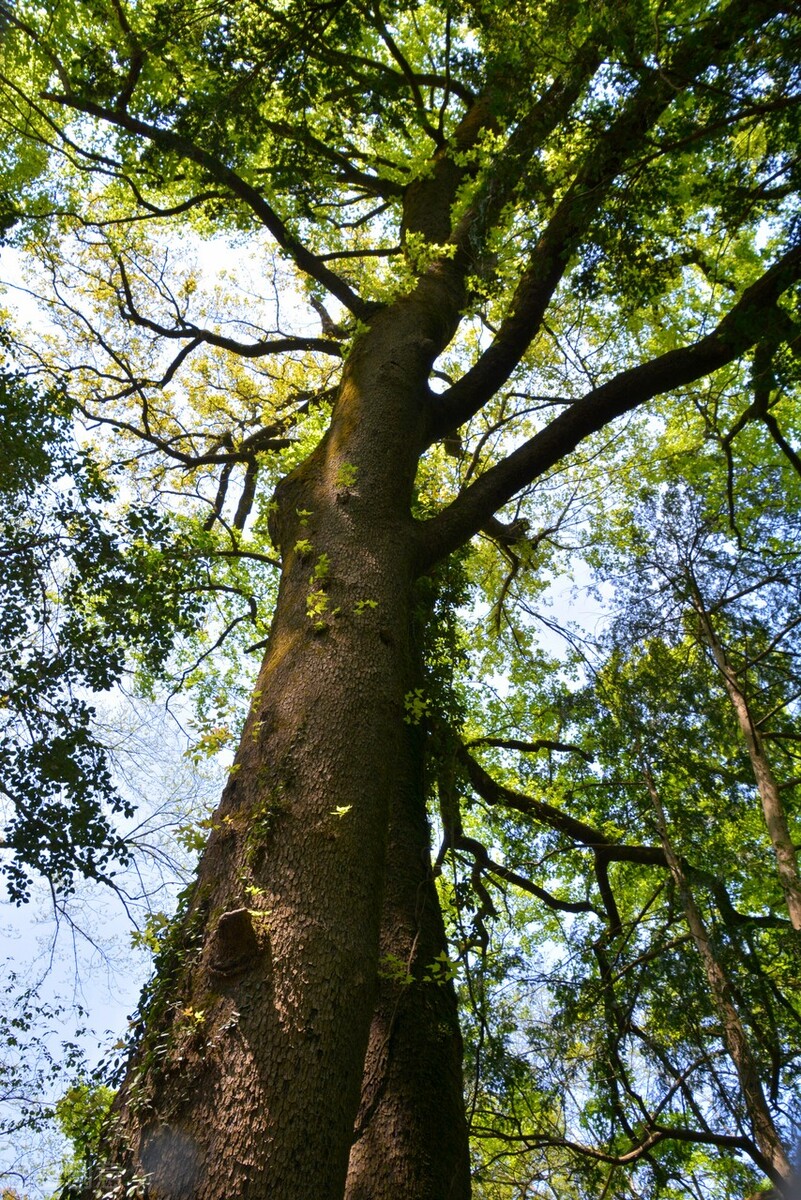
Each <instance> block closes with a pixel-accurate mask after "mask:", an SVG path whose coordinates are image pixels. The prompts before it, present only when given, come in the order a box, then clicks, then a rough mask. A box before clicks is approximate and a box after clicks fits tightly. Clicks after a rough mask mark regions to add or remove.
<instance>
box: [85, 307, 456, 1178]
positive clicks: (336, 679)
mask: <svg viewBox="0 0 801 1200" xmlns="http://www.w3.org/2000/svg"><path fill="white" fill-rule="evenodd" d="M443 336H446V330H445V328H444V326H443V324H442V314H441V312H437V311H436V309H435V308H431V307H429V308H428V309H426V308H424V307H423V306H422V305H420V304H415V303H413V302H410V301H409V300H407V301H401V302H399V303H397V304H396V305H394V306H393V309H392V310H391V312H390V311H387V312H385V313H383V314H380V315H379V317H377V318H376V319H375V320H374V322H373V325H372V327H371V329H370V330H369V331H368V332H367V333H366V334H364V335H363V336H362V338H361V340H360V343H358V344H357V346H355V347H354V350H353V352H352V354H351V356H350V359H349V361H348V364H347V367H346V369H345V373H344V376H343V383H342V386H341V389H340V393H339V397H338V400H337V404H336V407H335V411H334V414H333V417H332V422H331V426H330V428H329V431H328V433H327V435H326V437H325V438H324V440H323V442H322V443H321V445H320V446H319V447H318V448H317V450H316V451H315V452H314V453H313V454H312V455H311V456H310V457H309V459H307V460H306V462H305V463H303V464H302V465H301V466H300V467H299V468H298V469H297V470H296V471H295V472H294V473H293V474H292V475H290V476H289V477H288V478H287V479H286V480H284V482H283V483H282V484H281V485H280V487H279V489H278V491H277V493H276V502H275V512H274V522H273V524H274V531H275V538H276V540H277V541H278V543H279V544H280V547H281V550H282V554H283V572H282V578H281V585H280V589H279V597H278V603H277V608H276V613H275V618H274V622H273V626H272V630H271V634H270V640H269V644H268V648H267V652H266V656H265V660H264V664H263V667H262V670H261V674H260V677H259V681H258V686H257V690H256V693H255V696H254V700H253V704H252V707H251V711H250V715H249V717H248V720H247V722H246V725H245V729H244V733H243V737H242V742H241V745H240V748H239V751H238V754H237V757H236V761H235V764H234V768H233V772H232V776H231V779H230V781H229V783H228V786H227V787H226V789H225V792H224V794H223V797H222V801H221V803H220V806H219V808H218V810H217V812H216V814H215V816H214V819H213V828H212V835H211V838H210V841H209V845H208V848H207V850H206V851H205V853H204V855H203V858H202V860H201V864H200V867H199V872H198V879H197V884H196V886H195V889H194V892H193V895H192V899H191V903H190V904H189V907H188V911H187V913H186V916H185V917H184V919H183V921H182V922H181V924H180V927H179V928H178V929H177V930H175V931H173V934H172V935H171V941H170V948H169V949H168V950H167V951H166V952H165V954H164V955H163V956H162V961H161V963H160V966H159V974H158V977H157V981H156V984H155V988H154V992H153V995H152V997H151V1000H150V1004H149V1006H148V1011H146V1012H145V1014H144V1032H143V1035H142V1039H141V1042H140V1045H139V1047H138V1049H137V1051H136V1054H135V1056H134V1059H133V1061H132V1063H131V1065H130V1068H129V1071H128V1075H127V1077H126V1080H125V1082H124V1084H123V1087H122V1088H121V1091H120V1093H119V1096H118V1099H117V1102H116V1105H115V1112H114V1121H113V1128H112V1130H111V1132H110V1134H109V1139H108V1154H107V1156H106V1164H105V1166H104V1167H103V1168H102V1170H101V1174H100V1177H96V1179H95V1182H94V1184H93V1187H94V1195H100V1194H106V1195H108V1196H110V1197H118V1196H120V1197H121V1196H122V1195H123V1194H126V1195H129V1196H130V1195H132V1194H135V1192H134V1193H132V1192H131V1191H130V1190H129V1191H128V1192H127V1193H126V1192H125V1187H126V1186H128V1187H130V1186H132V1185H133V1180H134V1179H136V1178H140V1179H142V1181H143V1182H142V1185H141V1187H140V1191H139V1194H140V1195H141V1196H143V1197H148V1198H149V1200H183V1198H186V1200H189V1198H190V1197H191V1198H192V1200H230V1198H231V1197H234V1196H235V1197H237V1200H268V1198H269V1200H297V1198H298V1197H299V1196H309V1197H314V1200H342V1196H343V1194H344V1191H345V1183H346V1173H347V1168H348V1158H349V1154H350V1148H351V1143H352V1141H353V1130H354V1124H355V1122H356V1119H357V1110H358V1107H359V1101H360V1092H361V1084H362V1075H363V1066H364V1060H365V1052H366V1050H367V1045H368V1037H369V1036H370V1030H371V1022H372V1021H373V1016H374V1013H375V1014H376V1015H375V1023H374V1024H373V1034H372V1043H371V1050H370V1059H369V1063H368V1072H367V1082H366V1085H365V1095H367V1092H368V1091H369V1089H371V1088H372V1087H373V1081H374V1080H376V1079H377V1072H379V1071H380V1070H382V1069H383V1068H382V1067H381V1062H382V1061H383V1060H382V1051H381V1043H382V1040H383V1039H385V1038H386V1037H387V1036H389V1038H390V1042H391V1053H390V1054H389V1056H388V1064H389V1065H388V1072H389V1073H388V1076H387V1084H386V1085H384V1084H381V1083H379V1084H378V1086H379V1092H380V1094H379V1095H378V1103H377V1105H371V1110H370V1112H366V1111H365V1117H366V1118H369V1119H365V1122H364V1133H363V1135H362V1138H360V1139H358V1140H359V1141H361V1142H362V1143H363V1146H364V1147H368V1146H371V1147H374V1152H375V1153H386V1149H387V1145H388V1138H389V1137H390V1133H391V1132H392V1134H393V1136H394V1135H395V1134H397V1136H398V1137H399V1138H402V1139H403V1147H404V1149H403V1153H405V1154H408V1155H413V1154H415V1153H416V1139H417V1137H418V1136H420V1135H421V1125H420V1116H419V1115H418V1114H417V1113H416V1111H415V1110H416V1108H417V1104H418V1102H419V1099H420V1097H419V1095H415V1097H414V1103H411V1090H410V1089H412V1088H413V1087H414V1088H416V1087H418V1086H429V1087H432V1086H433V1081H434V1080H435V1079H436V1078H437V1077H438V1076H440V1075H441V1076H442V1078H443V1080H444V1081H445V1082H446V1084H447V1086H446V1088H445V1091H446V1092H447V1094H448V1097H449V1098H448V1099H447V1101H445V1102H444V1104H445V1110H446V1111H445V1112H443V1113H441V1114H438V1119H439V1121H440V1125H439V1128H440V1129H442V1128H443V1126H442V1122H443V1121H444V1120H446V1119H450V1115H453V1119H454V1121H455V1123H456V1124H455V1128H456V1129H457V1130H458V1135H457V1136H456V1137H455V1139H454V1145H455V1149H454V1150H453V1152H452V1153H451V1152H450V1151H449V1152H448V1155H447V1156H446V1161H447V1162H448V1163H450V1164H451V1165H448V1166H446V1167H445V1168H444V1170H445V1173H446V1174H449V1177H453V1178H456V1177H458V1178H459V1180H460V1183H459V1187H460V1188H461V1190H460V1191H453V1193H452V1194H453V1195H454V1196H457V1195H458V1196H460V1197H462V1196H466V1195H467V1194H468V1190H467V1185H466V1184H465V1183H464V1169H463V1168H464V1156H465V1150H464V1145H465V1143H464V1135H463V1115H462V1116H461V1118H460V1117H459V1113H458V1111H457V1110H458V1103H457V1101H456V1099H455V1094H456V1093H455V1092H454V1086H455V1085H456V1084H457V1082H458V1072H459V1063H458V1040H457V1038H456V1030H455V1014H454V1006H453V998H452V995H451V993H450V991H449V989H448V988H447V987H439V986H438V985H435V984H431V985H429V984H423V983H415V984H414V985H411V986H410V987H409V988H408V989H406V990H405V991H404V990H402V991H401V994H398V993H397V991H396V990H394V989H393V987H392V986H391V984H390V981H388V980H384V981H383V983H382V984H381V991H380V996H379V931H380V924H381V913H382V895H383V887H384V871H385V860H386V854H387V827H388V813H389V805H390V797H396V798H397V800H396V803H395V815H396V821H395V824H394V826H393V841H392V846H391V850H390V859H389V861H390V864H391V867H392V871H393V880H392V885H391V888H390V890H389V891H388V894H387V908H386V910H385V913H384V924H385V928H386V935H385V945H386V946H389V947H390V948H392V947H394V948H395V950H392V952H399V954H400V955H401V956H406V957H407V960H408V961H410V962H411V964H412V973H413V974H414V973H416V974H417V975H418V976H419V975H420V974H421V972H422V971H423V969H424V968H425V966H426V965H427V964H428V963H429V962H430V961H432V960H433V958H434V957H435V956H436V954H437V953H438V952H439V951H440V949H441V947H442V946H443V939H442V931H441V919H440V917H439V914H438V911H437V909H436V894H435V892H434V890H433V885H432V884H431V881H430V879H429V878H428V875H427V867H426V865H425V863H424V859H423V852H424V849H425V846H426V832H425V817H424V813H423V810H422V807H421V793H420V792H419V791H417V790H414V789H412V791H410V790H409V786H408V781H409V780H410V779H412V778H414V775H415V769H416V768H415V766H414V765H413V764H410V763H409V761H408V759H409V754H410V750H411V742H410V738H409V736H408V726H407V725H406V724H405V722H404V716H405V711H406V710H405V705H404V698H405V696H406V695H407V693H408V691H409V690H410V688H411V687H412V685H413V681H414V680H415V679H416V678H417V676H418V672H419V668H418V664H417V662H416V657H415V652H414V649H413V646H412V635H411V628H412V616H411V611H410V610H411V602H412V595H413V579H414V537H413V528H414V527H413V522H412V518H411V515H410V511H411V496H412V487H413V481H414V473H415V468H416V463H417V458H418V455H419V453H420V450H421V448H422V445H423V431H422V423H423V421H424V419H425V406H424V404H421V402H420V401H421V396H422V395H423V394H424V388H425V378H426V375H427V372H428V370H429V368H430V363H431V359H432V357H433V356H434V355H435V354H436V352H437V350H438V348H439V345H440V344H441V338H442V337H443ZM413 894H414V899H413V901H412V896H413ZM415 922H419V930H418V928H417V926H416V924H415ZM410 938H411V943H412V944H410ZM415 938H417V947H416V952H415V953H413V952H412V950H413V943H414V940H415ZM398 948H399V950H398ZM407 950H408V954H407ZM429 956H431V957H429ZM377 999H378V1008H377V1009H376V1001H377ZM412 1013H413V1016H414V1019H411V1018H412ZM418 1022H419V1024H418ZM412 1055H414V1056H418V1055H419V1056H420V1058H419V1059H417V1058H415V1060H414V1061H412V1057H411V1056H412ZM437 1056H439V1058H440V1060H441V1061H438V1059H437ZM457 1090H458V1089H457ZM441 1095H442V1091H441V1090H437V1089H436V1088H434V1089H433V1090H432V1093H431V1098H430V1103H429V1105H428V1107H427V1110H426V1117H425V1119H426V1120H428V1119H431V1120H432V1122H433V1121H434V1116H435V1113H434V1108H435V1106H436V1105H437V1103H438V1100H437V1099H436V1097H437V1096H441ZM459 1120H461V1122H462V1125H461V1128H460V1127H459V1124H458V1122H459ZM433 1127H434V1126H433V1125H432V1128H433ZM365 1139H366V1140H365ZM426 1153H428V1151H426ZM397 1165H398V1164H397V1163H396V1165H395V1167H393V1168H392V1170H389V1171H388V1173H387V1175H386V1179H387V1180H389V1179H390V1178H392V1177H393V1172H394V1176H395V1177H397V1169H396V1168H397ZM441 1167H442V1164H440V1163H439V1162H437V1161H434V1160H433V1159H432V1162H431V1163H430V1164H429V1166H427V1167H425V1169H421V1170H420V1172H419V1177H420V1180H423V1179H424V1178H425V1177H426V1173H427V1172H429V1173H430V1171H431V1170H435V1169H436V1171H441ZM366 1169H367V1167H366V1158H365V1154H364V1152H363V1150H362V1149H361V1148H360V1149H359V1150H357V1151H356V1152H355V1153H354V1159H353V1171H352V1180H353V1184H352V1186H353V1188H357V1187H361V1188H362V1191H361V1193H360V1194H362V1195H365V1194H366V1193H365V1191H364V1186H365V1185H363V1184H362V1183H359V1182H357V1181H358V1180H359V1179H364V1178H365V1171H366ZM407 1169H408V1172H409V1175H408V1177H409V1178H411V1175H412V1174H414V1172H415V1171H416V1168H414V1167H412V1166H409V1167H408V1168H407ZM371 1186H372V1185H371ZM381 1186H382V1187H383V1186H384V1184H382V1185H381ZM387 1186H388V1184H387ZM404 1186H405V1185H404ZM438 1187H439V1184H437V1185H436V1186H435V1185H434V1184H433V1183H422V1182H421V1183H420V1184H419V1189H422V1190H417V1191H408V1192H403V1193H402V1194H404V1195H409V1196H411V1195H420V1196H423V1195H430V1196H433V1195H435V1194H436V1195H441V1196H443V1197H445V1196H447V1195H448V1194H449V1193H448V1192H447V1191H437V1190H436V1188H438ZM426 1188H427V1189H428V1190H425V1189H426ZM373 1194H374V1195H382V1194H389V1193H388V1192H387V1191H384V1192H375V1193H373Z"/></svg>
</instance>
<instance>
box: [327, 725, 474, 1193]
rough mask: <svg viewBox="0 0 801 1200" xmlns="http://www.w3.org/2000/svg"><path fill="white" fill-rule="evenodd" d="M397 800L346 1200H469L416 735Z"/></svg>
mask: <svg viewBox="0 0 801 1200" xmlns="http://www.w3.org/2000/svg"><path fill="white" fill-rule="evenodd" d="M407 730H408V733H407V741H408V742H409V744H410V749H409V750H408V752H407V753H406V754H405V755H404V759H403V761H404V763H406V764H407V765H408V766H409V767H411V768H412V770H411V772H410V773H409V775H408V777H407V778H406V779H405V780H400V781H399V786H398V787H397V789H396V792H395V795H394V796H393V802H392V811H391V815H390V827H389V844H388V848H387V872H386V876H387V881H386V889H385V893H384V909H383V920H382V927H381V965H380V971H379V975H380V987H379V995H378V1002H377V1004H376V1010H375V1014H374V1016H373V1023H372V1028H371V1030H370V1042H369V1046H368V1050H367V1057H366V1060H365V1071H364V1081H363V1084H362V1099H361V1105H360V1109H359V1114H358V1117H357V1120H356V1130H355V1141H354V1144H353V1148H352V1150H351V1155H350V1167H349V1172H348V1184H347V1190H346V1193H345V1195H346V1200H398V1198H399V1197H402V1198H403V1200H468V1198H469V1196H470V1165H469V1155H468V1137H467V1122H466V1117H465V1110H464V1094H463V1081H462V1040H461V1033H460V1030H459V1021H458V1015H457V1010H456V995H455V991H454V987H453V983H452V981H451V979H450V976H449V971H448V968H447V943H446V940H445V930H444V926H443V922H442V915H441V912H440V906H439V899H438V896H437V891H436V886H435V884H434V879H433V876H432V871H431V859H430V853H429V829H428V821H427V817H426V808H425V786H424V772H423V763H422V737H421V735H420V733H419V731H418V730H417V729H415V728H413V727H410V726H407Z"/></svg>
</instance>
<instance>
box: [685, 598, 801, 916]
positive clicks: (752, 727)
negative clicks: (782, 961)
mask: <svg viewBox="0 0 801 1200" xmlns="http://www.w3.org/2000/svg"><path fill="white" fill-rule="evenodd" d="M693 606H694V608H695V611H696V613H697V615H698V619H699V623H700V626H701V635H702V637H703V639H704V641H705V642H706V644H707V646H708V647H709V649H710V651H711V653H712V657H713V659H714V661H715V665H716V667H717V668H718V670H719V671H720V674H721V676H722V678H723V683H724V686H725V688H726V694H727V695H728V697H729V701H730V703H731V706H732V708H733V709H734V713H735V716H736V718H737V724H738V726H739V729H740V733H741V734H742V738H743V741H744V742H745V746H746V749H747V750H748V757H749V758H750V760H751V769H752V770H753V772H754V778H755V780H756V785H757V790H758V792H759V798H760V800H761V802H762V814H763V816H764V818H765V825H766V827H767V831H768V837H769V838H770V843H771V846H772V847H773V854H774V857H775V859H776V873H777V875H778V877H779V883H780V884H781V888H782V891H783V892H784V899H785V903H786V905H787V911H788V913H789V914H790V921H791V923H792V926H793V929H797V930H799V931H801V878H799V874H798V858H797V856H796V851H795V846H794V845H793V839H792V838H791V836H790V829H789V826H788V824H787V816H786V814H785V811H784V806H783V804H782V801H781V796H780V795H779V787H778V784H777V782H776V779H775V777H774V775H773V771H772V770H771V766H770V761H769V759H768V755H767V753H766V750H765V744H764V742H763V740H762V737H761V735H760V732H759V727H758V725H757V723H756V721H755V720H754V718H753V714H752V712H751V707H750V705H749V703H748V697H747V696H746V693H745V689H744V688H743V686H742V684H741V682H740V680H739V679H738V677H737V672H736V671H735V669H734V667H733V666H732V664H731V662H730V661H729V657H728V655H727V654H726V650H725V647H724V646H723V643H722V642H721V641H720V639H719V638H718V636H717V633H716V632H715V627H714V625H713V624H712V619H711V617H710V615H709V613H708V612H707V610H706V608H705V606H704V602H703V599H702V597H701V594H700V592H699V591H698V590H697V589H695V590H694V592H693Z"/></svg>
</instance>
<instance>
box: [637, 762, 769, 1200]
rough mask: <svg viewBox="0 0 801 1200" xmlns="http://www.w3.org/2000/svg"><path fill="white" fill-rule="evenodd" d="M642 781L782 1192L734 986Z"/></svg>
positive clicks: (763, 1149)
mask: <svg viewBox="0 0 801 1200" xmlns="http://www.w3.org/2000/svg"><path fill="white" fill-rule="evenodd" d="M643 777H644V779H645V784H646V787H647V788H648V793H649V795H650V797H651V802H652V804H653V807H654V812H655V814H656V823H657V828H658V830H659V837H660V840H661V842H662V848H663V850H664V852H665V859H666V860H667V864H668V868H669V870H670V873H671V875H672V877H673V880H674V882H675V884H676V888H677V891H678V893H679V896H680V898H681V903H682V907H683V908H684V915H685V917H686V919H687V925H688V928H689V930H690V934H691V936H692V939H693V941H694V942H695V946H696V949H697V950H698V953H699V955H700V958H701V962H702V963H703V967H704V973H705V975H706V979H707V983H708V985H709V991H710V994H711V996H712V1002H713V1004H714V1006H715V1010H716V1011H717V1013H718V1016H719V1017H720V1021H721V1024H722V1027H723V1040H724V1042H725V1044H726V1048H727V1050H728V1052H729V1055H730V1056H731V1060H732V1062H733V1063H734V1069H735V1070H736V1072H737V1078H738V1079H739V1081H740V1088H741V1090H742V1095H743V1100H744V1101H745V1106H746V1110H747V1112H748V1117H749V1120H750V1122H751V1127H752V1129H753V1131H754V1140H755V1141H756V1144H757V1146H758V1147H759V1151H760V1153H761V1155H762V1157H763V1159H764V1169H765V1171H766V1172H767V1173H768V1174H769V1175H770V1178H771V1180H772V1182H773V1183H775V1184H777V1185H778V1186H779V1188H780V1189H789V1187H790V1184H791V1181H792V1169H791V1167H790V1160H789V1158H788V1156H787V1152H786V1150H785V1149H784V1146H783V1145H782V1141H781V1138H780V1137H779V1135H778V1133H777V1131H776V1126H775V1125H774V1123H773V1118H772V1117H771V1114H770V1109H769V1108H768V1105H767V1101H766V1100H765V1093H764V1091H763V1090H762V1082H761V1080H760V1077H759V1067H758V1064H757V1061H756V1059H755V1057H754V1054H753V1052H752V1050H751V1045H750V1042H749V1040H748V1034H747V1033H746V1031H745V1027H744V1025H743V1023H742V1021H741V1020H740V1014H739V1013H738V1012H737V1009H736V1007H735V1004H734V1001H733V999H732V994H731V985H730V983H729V980H728V978H727V976H726V972H725V971H724V970H723V968H722V966H721V965H720V963H719V962H718V959H717V956H716V955H715V952H714V950H713V948H712V942H711V940H710V937H709V933H708V932H707V929H706V925H705V923H704V919H703V917H702V916H701V912H700V910H699V908H698V905H697V904H696V903H695V898H694V896H693V894H692V890H691V888H690V885H689V883H688V881H687V877H686V875H685V874H684V871H683V870H682V866H681V863H680V862H679V858H678V855H677V854H676V852H675V850H674V849H673V843H672V842H671V840H670V836H669V833H668V827H667V819H666V817H665V810H664V808H663V806H662V800H661V798H660V796H659V792H658V790H657V787H656V783H655V782H654V778H653V775H652V774H651V772H650V770H649V769H648V768H647V767H644V768H643ZM788 1194H789V1190H788Z"/></svg>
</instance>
